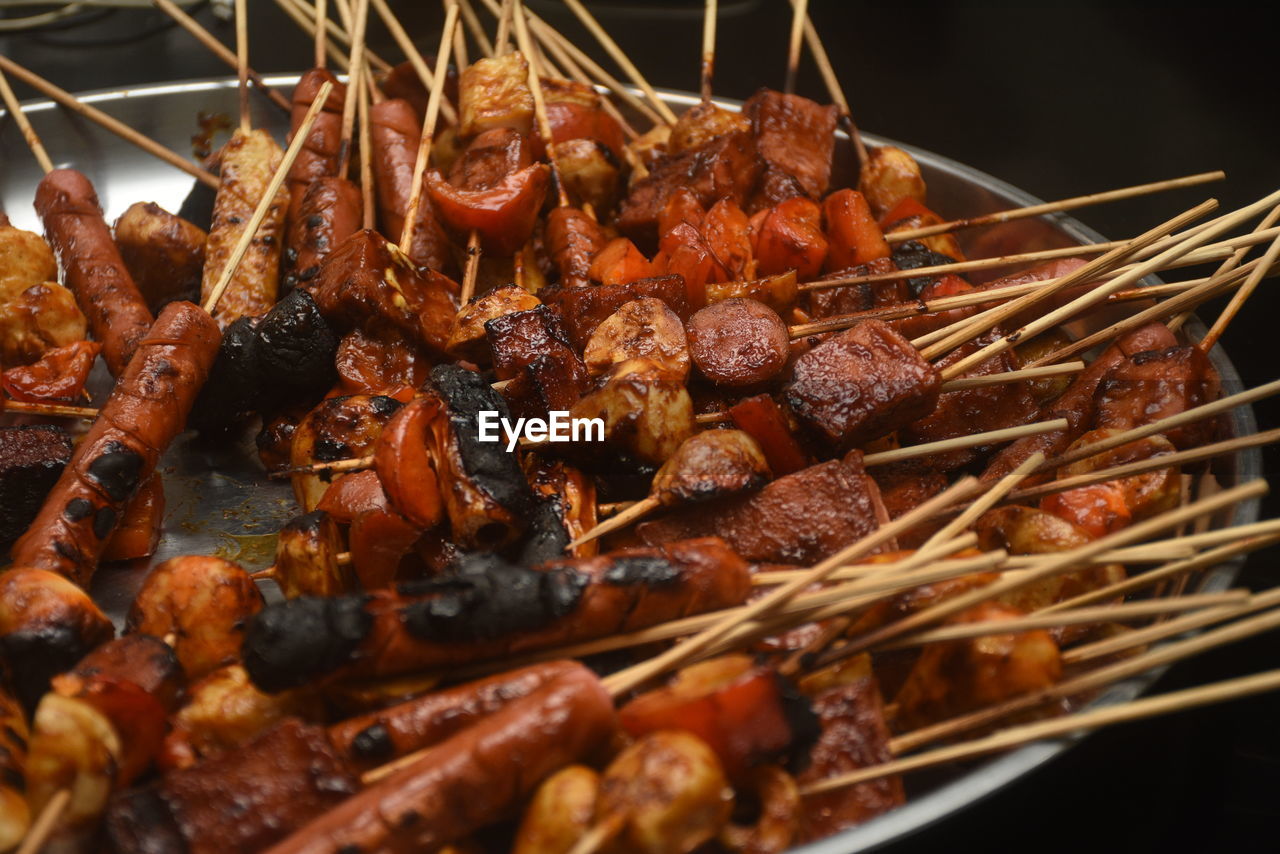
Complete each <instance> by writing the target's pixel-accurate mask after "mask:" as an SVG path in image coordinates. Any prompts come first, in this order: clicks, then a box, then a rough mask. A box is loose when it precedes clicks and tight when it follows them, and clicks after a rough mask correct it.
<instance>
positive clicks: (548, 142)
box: [513, 0, 569, 208]
mask: <svg viewBox="0 0 1280 854" xmlns="http://www.w3.org/2000/svg"><path fill="white" fill-rule="evenodd" d="M513 23H514V27H515V31H516V42H517V43H518V44H519V45H520V52H521V53H523V54H524V59H525V62H526V63H528V66H529V92H530V93H531V94H532V95H533V115H534V117H535V118H536V119H537V121H538V135H539V136H541V137H542V145H543V147H544V148H545V149H546V151H547V162H548V163H550V164H551V172H552V174H553V175H555V179H556V191H557V192H558V193H559V205H560V207H562V208H567V207H569V194H568V192H567V191H566V190H565V186H564V178H563V177H562V176H561V174H560V167H559V166H558V165H557V164H556V154H555V151H556V142H555V136H554V135H553V134H552V132H551V121H550V119H548V118H547V101H546V98H544V97H543V94H542V80H541V74H542V71H541V69H540V68H539V67H538V55H537V49H536V48H535V47H534V44H533V39H531V38H530V37H529V25H528V21H526V20H525V15H524V2H523V0H515V9H514V11H513Z"/></svg>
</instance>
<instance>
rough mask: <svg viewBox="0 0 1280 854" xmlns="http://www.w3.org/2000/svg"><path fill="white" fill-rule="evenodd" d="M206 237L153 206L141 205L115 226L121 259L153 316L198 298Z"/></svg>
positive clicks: (148, 203)
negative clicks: (171, 304)
mask: <svg viewBox="0 0 1280 854" xmlns="http://www.w3.org/2000/svg"><path fill="white" fill-rule="evenodd" d="M205 237H206V235H205V233H204V230H203V229H201V228H199V227H197V226H195V225H192V224H191V223H189V222H187V221H186V220H185V219H183V218H182V217H180V216H174V215H173V214H171V213H169V212H168V211H167V210H165V209H164V208H162V207H160V206H159V205H157V204H156V203H155V202H137V203H135V204H133V205H131V206H130V207H129V209H128V210H126V211H125V212H124V213H123V214H121V215H120V218H119V219H117V220H116V224H115V238H116V246H118V247H120V257H121V258H122V259H124V265H125V266H126V267H128V268H129V273H130V274H131V275H132V276H133V281H134V283H135V284H137V286H138V290H139V291H141V293H142V297H143V299H145V300H146V301H147V308H149V309H151V311H152V312H159V311H160V309H161V308H163V307H164V306H165V304H166V303H168V302H170V301H172V300H175V299H194V298H195V296H196V295H197V294H198V293H199V292H200V276H201V273H202V271H203V270H204V241H205Z"/></svg>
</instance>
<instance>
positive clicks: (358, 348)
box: [334, 327, 431, 402]
mask: <svg viewBox="0 0 1280 854" xmlns="http://www.w3.org/2000/svg"><path fill="white" fill-rule="evenodd" d="M334 364H335V365H336V367H337V370H338V385H337V386H336V387H335V388H334V392H335V393H336V394H338V395H351V394H372V395H381V396H383V397H393V398H395V399H396V400H399V401H402V402H403V401H406V400H408V399H409V398H411V397H412V396H413V394H414V392H415V389H417V388H418V387H420V386H421V385H422V384H423V383H424V382H426V379H427V372H428V371H429V370H430V368H431V357H430V355H429V354H428V353H427V351H426V349H425V348H423V347H422V346H420V345H419V344H417V343H415V342H414V341H412V340H411V339H408V338H406V337H405V336H404V334H403V333H401V332H399V331H397V330H395V329H393V328H390V327H388V328H385V329H379V330H378V331H377V332H376V333H370V332H366V331H365V330H363V329H360V328H356V329H353V330H351V331H350V332H348V333H347V334H346V335H344V336H342V340H341V341H340V342H339V343H338V352H337V355H336V356H335V358H334Z"/></svg>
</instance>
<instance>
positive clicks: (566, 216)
mask: <svg viewBox="0 0 1280 854" xmlns="http://www.w3.org/2000/svg"><path fill="white" fill-rule="evenodd" d="M545 240H546V245H547V251H548V252H550V253H551V257H552V259H553V260H554V261H555V264H556V269H558V270H559V271H560V284H561V285H563V286H564V287H568V288H576V287H581V286H583V285H587V284H590V271H591V268H592V263H593V261H594V259H595V258H596V256H598V255H599V254H600V251H601V250H602V249H604V246H605V235H604V231H603V230H601V228H600V226H599V224H597V223H596V221H595V220H594V219H592V218H591V217H589V216H587V215H586V214H585V213H583V212H582V211H581V210H579V209H578V208H575V207H569V206H565V207H557V208H556V209H555V210H553V211H551V213H549V214H547V229H546V237H545Z"/></svg>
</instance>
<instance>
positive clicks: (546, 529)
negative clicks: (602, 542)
mask: <svg viewBox="0 0 1280 854" xmlns="http://www.w3.org/2000/svg"><path fill="white" fill-rule="evenodd" d="M524 470H525V474H526V475H527V476H528V478H529V486H530V488H531V489H533V494H534V498H535V499H536V500H537V509H536V510H535V511H534V515H533V520H532V523H531V524H530V526H529V534H528V537H527V538H526V540H525V543H524V546H523V547H522V548H521V549H520V560H519V562H520V563H521V564H523V565H537V564H541V563H545V562H546V561H549V560H557V559H559V558H561V557H564V554H565V547H566V546H568V545H569V543H570V542H572V541H573V540H576V539H577V538H578V537H581V536H582V535H583V534H585V533H586V532H587V531H590V530H591V529H592V528H594V527H595V526H596V522H597V521H598V519H597V516H596V486H595V482H594V481H592V479H591V478H590V477H588V476H587V475H586V474H585V473H583V472H582V471H580V470H579V469H576V468H574V467H573V466H571V465H569V464H568V463H566V462H564V461H563V460H551V459H547V458H546V457H544V456H543V455H542V454H526V455H525V458H524ZM598 548H599V544H598V543H597V542H596V541H594V540H593V541H591V542H589V543H583V544H582V545H580V546H577V547H576V548H575V549H574V550H573V551H572V552H570V556H571V557H591V556H592V555H594V554H595V553H596V551H597V550H598Z"/></svg>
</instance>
